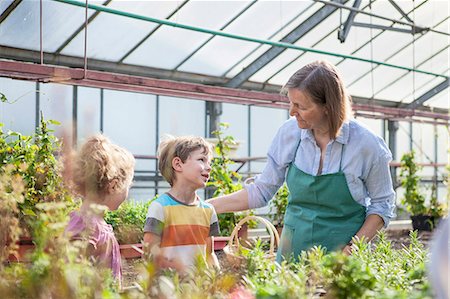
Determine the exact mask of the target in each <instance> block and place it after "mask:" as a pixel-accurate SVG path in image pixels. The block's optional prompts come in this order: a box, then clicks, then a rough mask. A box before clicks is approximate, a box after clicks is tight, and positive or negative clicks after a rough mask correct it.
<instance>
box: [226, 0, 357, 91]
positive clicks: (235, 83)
mask: <svg viewBox="0 0 450 299" xmlns="http://www.w3.org/2000/svg"><path fill="white" fill-rule="evenodd" d="M347 1H348V0H340V2H342V3H346V2H347ZM336 10H337V8H335V7H330V6H324V7H322V8H321V9H319V10H318V11H316V12H315V13H314V14H313V15H312V16H311V17H309V18H308V19H307V20H306V21H305V22H302V23H301V24H300V25H299V26H297V27H296V28H295V29H294V30H292V31H291V32H290V33H288V34H287V35H286V36H285V37H283V38H282V39H281V40H280V41H281V42H282V43H290V44H293V43H295V42H296V41H298V40H299V39H300V38H301V37H302V36H304V35H305V34H307V33H308V32H309V31H311V30H312V29H313V28H315V27H316V26H317V25H319V24H320V23H322V21H324V20H325V19H326V18H328V17H329V16H330V15H331V14H333V13H334V12H335V11H336ZM285 50H286V48H281V47H275V46H272V47H271V48H270V49H269V50H267V51H266V52H265V53H264V54H262V55H261V56H259V57H258V58H257V59H255V60H254V61H253V62H252V63H251V64H250V65H248V66H247V67H246V68H245V69H244V70H243V71H241V72H240V73H238V74H237V75H236V76H234V77H233V78H232V79H231V80H230V81H229V82H227V84H225V86H227V87H231V88H236V87H239V86H240V85H241V84H242V83H244V82H245V81H247V80H248V79H249V78H250V77H251V76H253V75H254V74H255V73H256V72H258V71H259V70H260V69H262V68H263V67H264V66H265V65H267V64H268V63H269V62H270V61H272V60H273V59H274V58H276V57H277V56H278V55H280V54H281V53H282V52H284V51H285Z"/></svg>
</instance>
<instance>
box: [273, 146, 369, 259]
mask: <svg viewBox="0 0 450 299" xmlns="http://www.w3.org/2000/svg"><path fill="white" fill-rule="evenodd" d="M299 145H300V144H299ZM297 150H298V146H297ZM343 151H344V148H342V151H341V162H340V163H339V164H340V165H339V172H337V173H330V174H324V175H318V176H313V175H309V174H307V173H305V172H303V171H301V170H300V169H298V168H297V167H296V166H295V165H294V162H292V163H291V165H290V166H289V170H288V174H287V177H286V183H287V186H288V188H289V198H288V206H287V208H286V214H285V217H284V227H283V232H282V234H281V241H280V248H279V250H278V253H277V261H278V262H281V261H282V260H283V259H289V258H291V257H294V258H295V260H298V256H299V254H300V253H301V251H303V250H308V249H310V248H312V247H313V246H316V245H321V246H323V247H326V249H327V251H333V250H338V249H341V248H343V247H344V246H345V245H346V244H347V243H348V242H349V241H350V240H351V239H352V237H353V236H354V235H355V234H356V232H358V230H359V229H360V228H361V226H362V224H363V222H364V220H365V217H366V208H365V207H364V206H362V205H360V204H359V203H357V202H356V201H355V200H354V199H353V197H352V195H351V193H350V191H349V189H348V186H347V181H346V179H345V175H344V173H343V172H342V169H341V164H342V152H343ZM296 152H297V151H296Z"/></svg>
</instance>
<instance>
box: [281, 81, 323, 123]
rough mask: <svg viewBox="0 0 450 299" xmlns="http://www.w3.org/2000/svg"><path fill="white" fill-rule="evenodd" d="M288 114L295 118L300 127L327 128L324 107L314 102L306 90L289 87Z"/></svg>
mask: <svg viewBox="0 0 450 299" xmlns="http://www.w3.org/2000/svg"><path fill="white" fill-rule="evenodd" d="M288 98H289V101H290V107H289V115H290V116H294V117H295V118H296V119H297V124H298V127H299V128H300V129H311V130H314V129H319V130H328V119H327V112H326V108H325V107H324V106H322V105H318V104H316V103H314V102H313V101H312V100H311V98H310V97H309V95H308V94H307V93H306V92H303V91H301V90H299V89H296V88H289V90H288Z"/></svg>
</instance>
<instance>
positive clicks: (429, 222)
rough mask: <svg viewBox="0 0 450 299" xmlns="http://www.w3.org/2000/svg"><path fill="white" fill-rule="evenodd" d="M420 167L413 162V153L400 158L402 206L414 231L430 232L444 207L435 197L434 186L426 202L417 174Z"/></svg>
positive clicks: (442, 213) (443, 211) (442, 212)
mask: <svg viewBox="0 0 450 299" xmlns="http://www.w3.org/2000/svg"><path fill="white" fill-rule="evenodd" d="M420 169H421V167H420V166H419V165H417V163H416V161H415V152H414V151H411V152H408V153H405V154H404V155H403V156H402V158H401V163H400V177H401V178H402V181H401V185H402V187H403V188H404V189H405V194H404V196H403V198H402V204H403V205H404V206H405V208H406V210H407V211H408V212H409V213H410V214H411V221H412V226H413V229H414V230H424V231H431V230H433V228H434V227H435V226H436V225H437V223H438V221H439V220H440V218H441V217H442V216H443V215H444V213H445V209H444V205H442V204H440V203H439V202H438V200H437V197H436V186H433V187H432V192H431V197H430V200H429V201H428V202H427V201H426V199H425V196H424V195H423V194H422V193H421V190H420V186H419V183H420V177H419V175H418V172H419V171H420Z"/></svg>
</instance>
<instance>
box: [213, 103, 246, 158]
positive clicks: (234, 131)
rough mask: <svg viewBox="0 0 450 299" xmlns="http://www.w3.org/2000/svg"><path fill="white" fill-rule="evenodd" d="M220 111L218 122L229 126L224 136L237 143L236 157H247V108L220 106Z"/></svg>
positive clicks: (231, 105) (241, 106)
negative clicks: (232, 138) (231, 137)
mask: <svg viewBox="0 0 450 299" xmlns="http://www.w3.org/2000/svg"><path fill="white" fill-rule="evenodd" d="M222 111H223V112H222V115H221V116H220V121H221V122H226V123H229V124H230V127H229V128H228V129H227V130H226V131H225V134H226V135H231V136H233V137H234V139H235V140H236V141H237V142H239V147H238V150H237V151H236V154H235V155H236V157H248V150H249V149H248V106H244V105H234V104H222Z"/></svg>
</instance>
